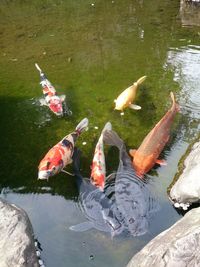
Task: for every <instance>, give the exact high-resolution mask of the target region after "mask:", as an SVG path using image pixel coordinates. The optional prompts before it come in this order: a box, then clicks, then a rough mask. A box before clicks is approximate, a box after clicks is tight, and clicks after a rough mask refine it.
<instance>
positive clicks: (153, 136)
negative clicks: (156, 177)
mask: <svg viewBox="0 0 200 267" xmlns="http://www.w3.org/2000/svg"><path fill="white" fill-rule="evenodd" d="M170 96H171V99H172V107H171V109H169V110H168V111H167V113H166V114H165V115H164V116H163V118H162V119H161V120H160V121H159V122H158V123H157V124H156V126H155V127H154V128H153V129H152V130H151V131H150V132H149V134H148V135H147V136H146V137H145V139H144V140H143V142H142V144H141V145H140V147H139V148H138V149H137V150H135V149H130V151H129V153H130V155H131V156H132V157H133V167H134V169H135V170H136V173H137V175H138V176H139V177H140V178H142V177H143V175H144V174H145V173H147V172H148V171H149V170H150V169H151V168H152V167H153V166H154V165H155V164H156V163H157V164H160V165H166V162H165V161H164V160H159V159H158V157H159V155H160V153H161V151H162V150H163V148H164V146H165V145H166V143H167V142H168V140H169V137H170V127H171V125H172V122H173V119H174V117H175V114H176V112H178V111H179V105H178V104H177V103H176V102H175V98H174V94H173V93H172V92H171V93H170Z"/></svg>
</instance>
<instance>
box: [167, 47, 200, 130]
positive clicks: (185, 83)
mask: <svg viewBox="0 0 200 267" xmlns="http://www.w3.org/2000/svg"><path fill="white" fill-rule="evenodd" d="M199 62H200V46H197V45H188V46H182V47H180V48H170V51H169V52H168V59H167V64H168V66H169V68H171V69H172V70H173V73H174V81H176V82H177V83H178V84H179V86H180V88H181V91H180V94H179V98H178V102H179V104H180V106H181V113H182V114H183V116H184V117H185V119H187V121H188V123H187V130H186V132H187V134H189V133H191V132H190V131H192V128H194V131H196V127H198V124H199V122H198V120H199V119H200V90H199V88H200V79H199V77H200V67H199ZM188 126H189V127H188ZM191 134H192V133H191ZM196 134H198V131H196Z"/></svg>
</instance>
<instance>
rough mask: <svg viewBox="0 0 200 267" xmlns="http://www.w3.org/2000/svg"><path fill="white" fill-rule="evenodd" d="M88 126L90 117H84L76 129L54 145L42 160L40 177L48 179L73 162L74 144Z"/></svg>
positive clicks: (39, 168)
mask: <svg viewBox="0 0 200 267" xmlns="http://www.w3.org/2000/svg"><path fill="white" fill-rule="evenodd" d="M87 127H88V119H87V118H84V119H83V120H82V121H81V122H80V123H79V124H78V125H77V127H76V129H75V131H74V132H72V133H70V134H69V135H67V136H65V137H64V138H63V139H62V140H61V141H60V142H58V143H57V144H56V145H55V146H54V147H52V148H51V149H50V150H49V151H48V153H47V154H46V155H45V157H44V158H43V159H42V160H41V162H40V164H39V167H38V170H39V171H38V179H47V180H48V178H49V177H50V176H53V175H55V174H57V173H59V172H60V171H63V172H66V171H64V170H63V169H64V168H65V167H66V166H67V165H68V164H70V163H71V162H72V156H73V153H74V145H75V142H76V139H77V138H78V136H79V135H80V134H81V133H82V132H83V131H84V130H86V129H87Z"/></svg>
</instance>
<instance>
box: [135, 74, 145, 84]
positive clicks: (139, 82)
mask: <svg viewBox="0 0 200 267" xmlns="http://www.w3.org/2000/svg"><path fill="white" fill-rule="evenodd" d="M146 78H147V76H142V77H141V78H139V79H138V80H137V82H136V84H137V85H140V84H141V83H143V82H144V81H145V80H146Z"/></svg>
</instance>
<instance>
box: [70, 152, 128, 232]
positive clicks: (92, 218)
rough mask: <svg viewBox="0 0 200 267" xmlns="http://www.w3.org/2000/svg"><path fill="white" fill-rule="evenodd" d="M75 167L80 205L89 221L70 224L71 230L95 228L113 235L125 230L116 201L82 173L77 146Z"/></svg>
mask: <svg viewBox="0 0 200 267" xmlns="http://www.w3.org/2000/svg"><path fill="white" fill-rule="evenodd" d="M73 169H74V173H75V175H76V183H77V186H78V189H79V206H80V208H81V210H82V212H83V214H84V215H85V217H86V218H87V221H85V222H81V223H79V224H77V225H73V226H70V230H72V231H76V232H83V231H87V230H90V229H92V228H95V229H97V230H99V231H103V232H109V233H111V236H112V237H113V236H116V235H119V234H120V233H122V232H123V224H122V219H121V217H120V214H119V213H117V212H116V207H115V203H114V204H113V203H112V201H111V200H110V199H109V198H108V197H107V196H106V194H105V193H104V192H102V191H100V190H99V188H97V187H96V186H94V185H93V184H92V183H91V182H90V179H87V178H83V176H82V175H81V173H80V151H79V150H78V149H77V148H75V151H74V155H73Z"/></svg>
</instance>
